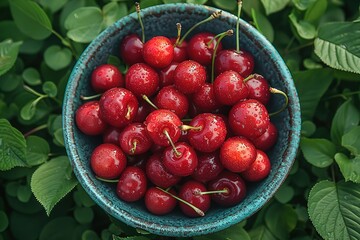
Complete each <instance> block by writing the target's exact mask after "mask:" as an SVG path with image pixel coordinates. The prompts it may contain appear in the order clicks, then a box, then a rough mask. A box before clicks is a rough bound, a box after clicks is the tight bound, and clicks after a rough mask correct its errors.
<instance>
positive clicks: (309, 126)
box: [301, 121, 316, 137]
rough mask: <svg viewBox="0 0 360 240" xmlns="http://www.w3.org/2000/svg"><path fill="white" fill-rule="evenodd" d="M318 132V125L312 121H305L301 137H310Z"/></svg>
mask: <svg viewBox="0 0 360 240" xmlns="http://www.w3.org/2000/svg"><path fill="white" fill-rule="evenodd" d="M315 131H316V125H315V123H313V122H312V121H303V122H302V123H301V135H303V136H304V137H310V136H311V135H313V134H314V132H315Z"/></svg>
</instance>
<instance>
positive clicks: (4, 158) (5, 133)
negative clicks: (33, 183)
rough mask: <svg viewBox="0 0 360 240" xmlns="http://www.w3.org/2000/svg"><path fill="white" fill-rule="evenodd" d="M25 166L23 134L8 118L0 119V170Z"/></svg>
mask: <svg viewBox="0 0 360 240" xmlns="http://www.w3.org/2000/svg"><path fill="white" fill-rule="evenodd" d="M25 166H28V164H27V162H26V141H25V138H24V136H23V135H22V133H21V132H20V131H19V130H17V129H16V128H14V127H12V126H11V125H10V123H9V121H8V120H6V119H0V170H1V171H5V170H9V169H12V168H14V167H25Z"/></svg>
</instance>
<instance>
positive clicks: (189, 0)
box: [186, 0, 207, 4]
mask: <svg viewBox="0 0 360 240" xmlns="http://www.w3.org/2000/svg"><path fill="white" fill-rule="evenodd" d="M186 2H187V3H192V4H205V3H206V2H207V0H186Z"/></svg>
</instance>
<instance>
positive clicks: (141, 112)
mask: <svg viewBox="0 0 360 240" xmlns="http://www.w3.org/2000/svg"><path fill="white" fill-rule="evenodd" d="M138 102H139V106H138V111H137V113H136V116H135V117H134V119H133V122H144V121H145V119H146V117H147V115H149V113H151V112H152V111H153V110H154V108H153V107H152V106H151V105H149V103H148V102H147V101H145V100H144V99H139V100H138Z"/></svg>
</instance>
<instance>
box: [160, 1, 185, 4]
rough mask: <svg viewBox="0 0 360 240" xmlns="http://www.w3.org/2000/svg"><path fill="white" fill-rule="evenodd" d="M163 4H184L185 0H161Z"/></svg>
mask: <svg viewBox="0 0 360 240" xmlns="http://www.w3.org/2000/svg"><path fill="white" fill-rule="evenodd" d="M163 2H164V3H166V4H168V3H178V2H185V0H180V1H179V0H163Z"/></svg>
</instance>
